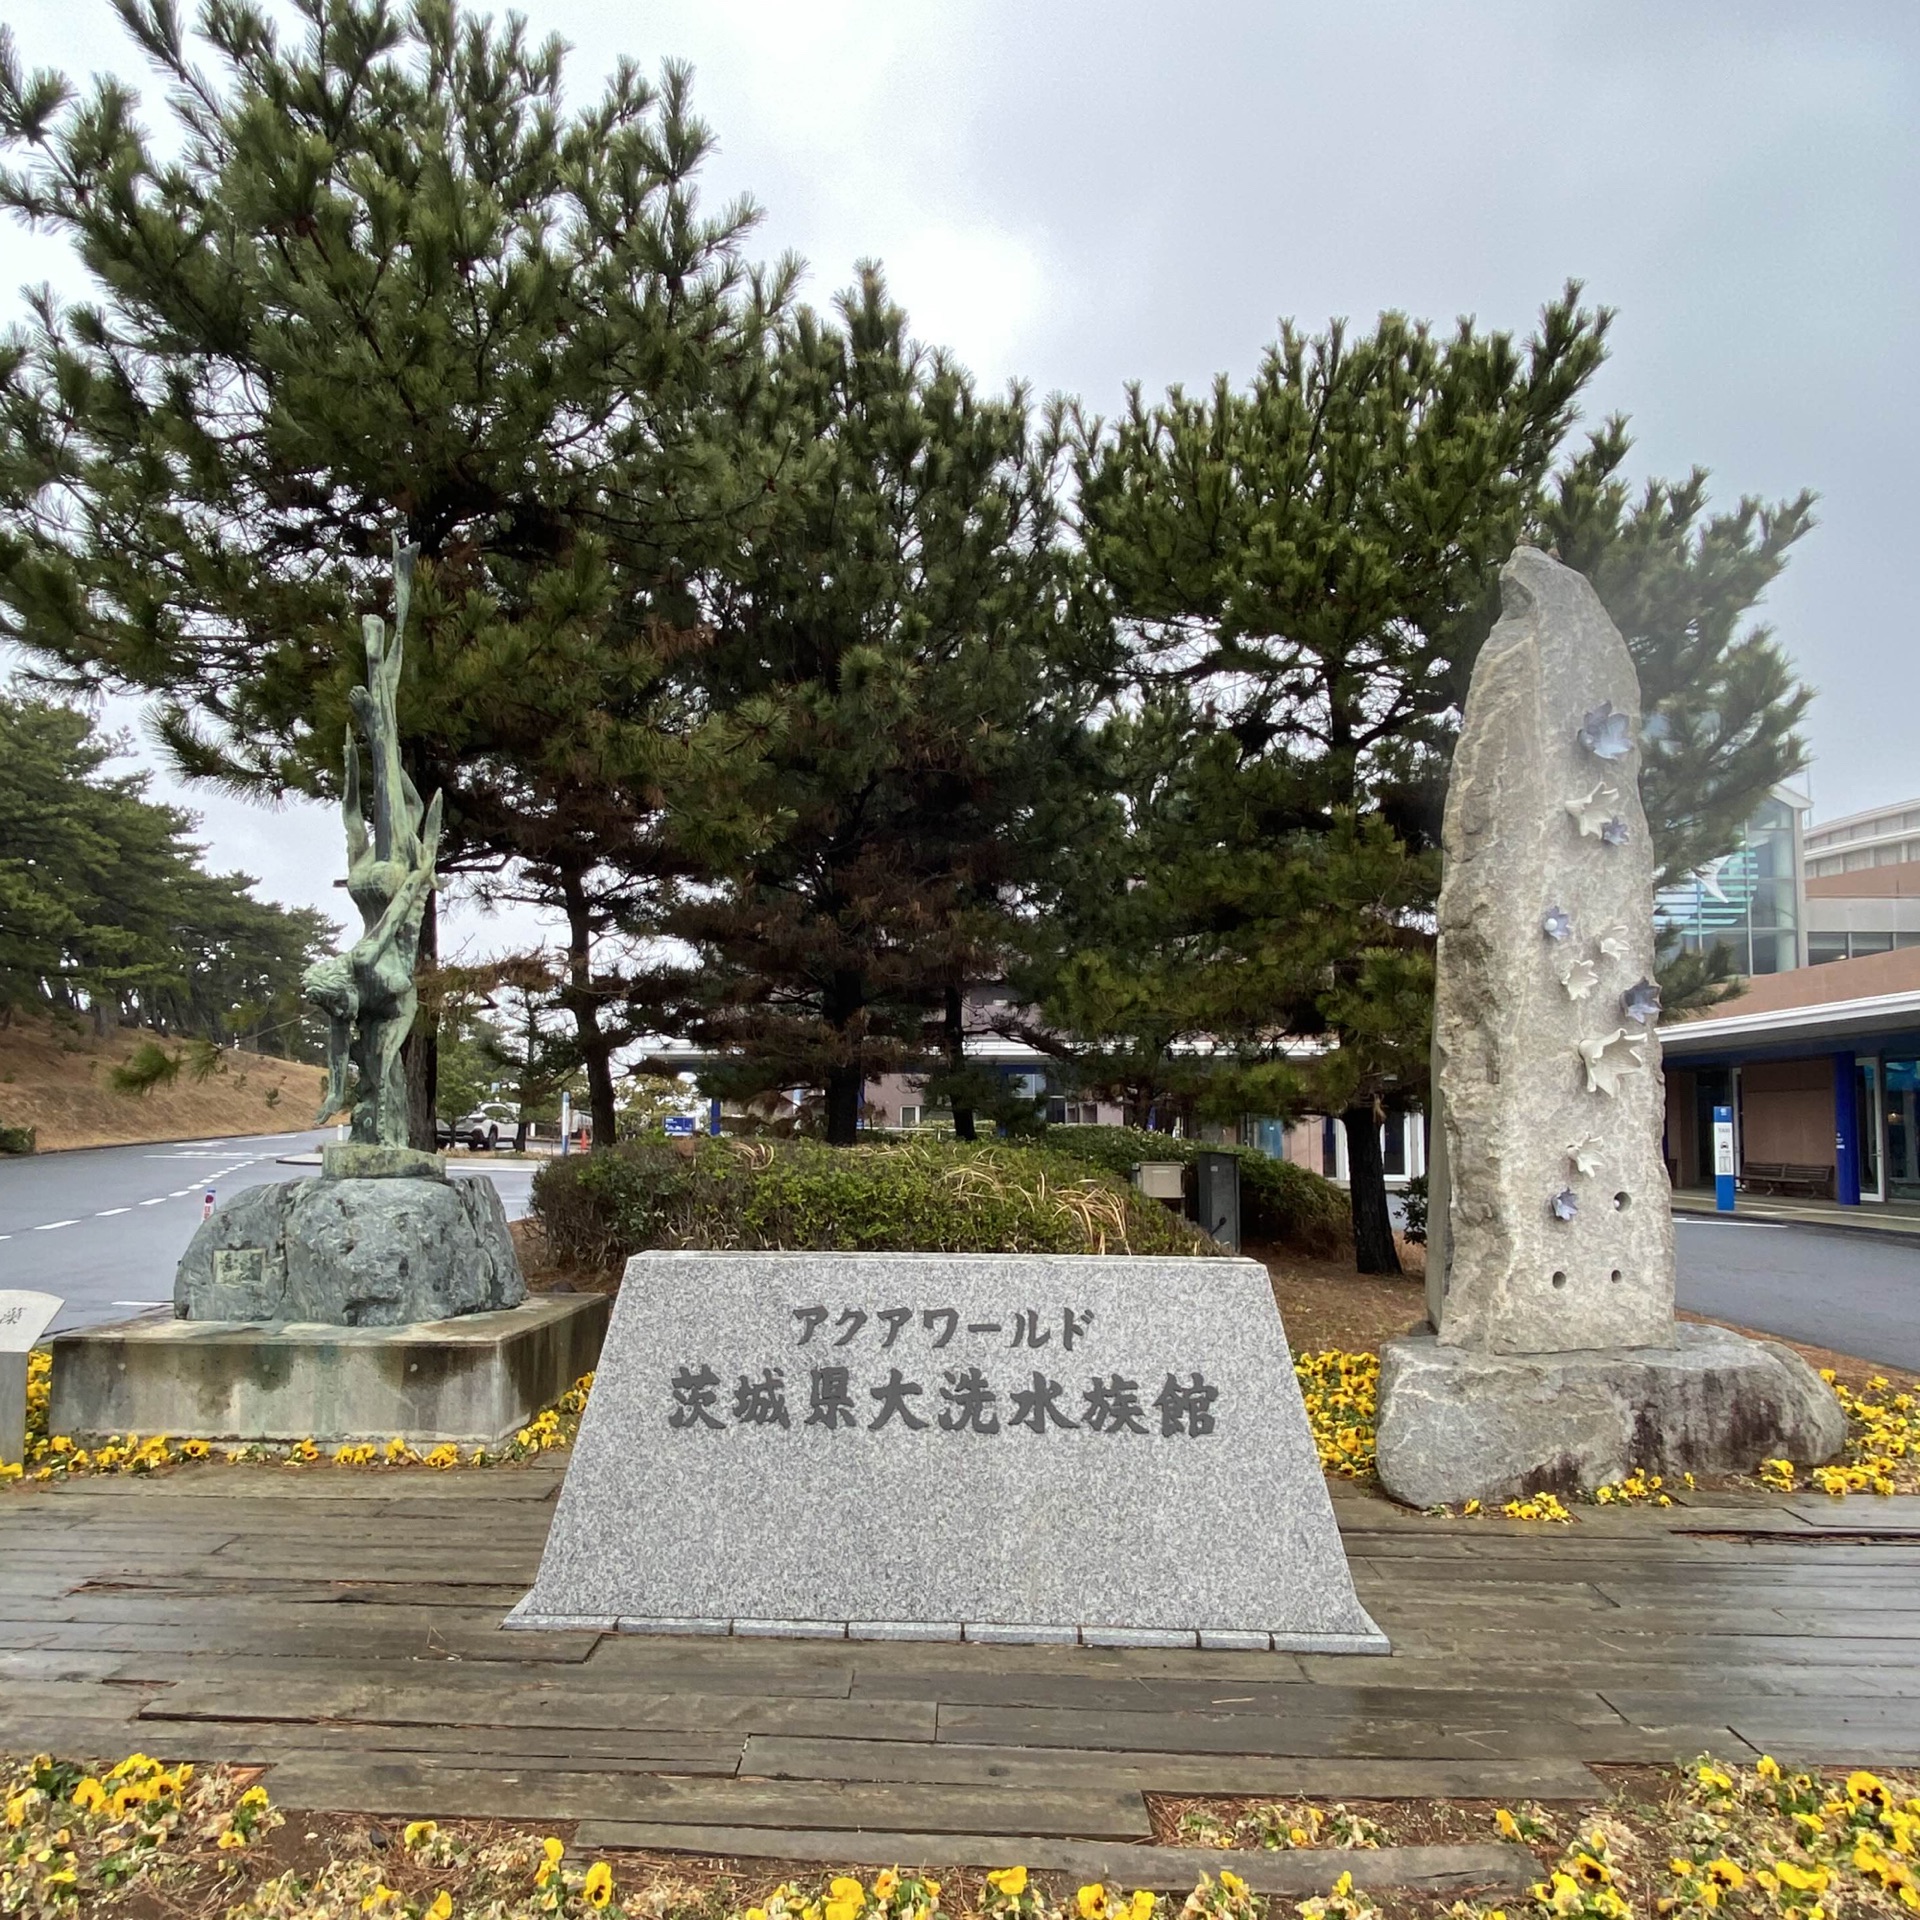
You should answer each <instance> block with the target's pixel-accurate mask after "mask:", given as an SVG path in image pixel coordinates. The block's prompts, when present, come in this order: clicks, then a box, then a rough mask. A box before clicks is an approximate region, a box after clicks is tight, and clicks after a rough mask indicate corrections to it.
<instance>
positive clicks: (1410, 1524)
mask: <svg viewBox="0 0 1920 1920" xmlns="http://www.w3.org/2000/svg"><path fill="white" fill-rule="evenodd" d="M558 1483H559V1469H558V1468H557V1467H554V1466H545V1465H541V1466H535V1467H529V1468H525V1469H518V1470H501V1471H496V1472H488V1473H472V1472H457V1473H451V1474H447V1475H444V1476H440V1475H427V1474H423V1473H409V1474H404V1475H378V1474H368V1475H359V1474H354V1473H347V1472H334V1471H331V1470H322V1469H314V1470H311V1471H307V1472H300V1473H296V1472H290V1471H286V1470H275V1469H257V1468H240V1469H232V1470H223V1469H199V1470H189V1471H180V1472H175V1473H172V1474H169V1475H165V1476H161V1477H158V1478H154V1479H148V1480H102V1481H96V1482H85V1481H81V1482H75V1483H73V1484H71V1485H67V1486H61V1487H55V1488H34V1489H28V1490H24V1491H16V1492H13V1493H11V1494H9V1495H7V1496H6V1497H4V1498H0V1750H11V1751H15V1752H18V1751H22V1750H25V1751H32V1750H34V1749H37V1748H42V1747H47V1748H55V1749H59V1750H62V1751H64V1752H67V1753H70V1754H94V1755H102V1756H108V1757H112V1756H117V1755H119V1754H121V1753H123V1752H127V1751H131V1750H133V1749H135V1748H138V1749H142V1750H144V1751H148V1752H152V1753H155V1754H158V1755H161V1756H163V1757H166V1758H169V1759H178V1758H190V1759H197V1760H203V1761H211V1760H216V1759H226V1760H233V1761H246V1762H259V1763H267V1764H269V1765H271V1767H272V1769H273V1772H272V1775H271V1777H270V1779H269V1781H268V1785H269V1788H270V1790H271V1791H272V1793H273V1796H274V1798H275V1800H276V1801H277V1802H279V1803H280V1804H282V1805H285V1806H288V1807H294V1808H300V1809H316V1810H323V1809H334V1810H353V1811H362V1812H367V1813H376V1814H399V1815H407V1816H422V1815H427V1814H434V1815H439V1816H442V1817H451V1816H456V1815H463V1814H464V1815H500V1816H510V1817H514V1818H522V1819H529V1820H538V1821H562V1820H575V1821H579V1822H582V1823H583V1825H582V1827H581V1830H580V1835H579V1838H580V1840H581V1842H582V1844H586V1845H592V1846H598V1847H614V1846H677V1847H681V1848H696V1849H698V1850H701V1851H712V1852H715V1853H754V1852H758V1853H763V1854H767V1855H779V1854H781V1853H782V1849H783V1844H785V1845H786V1846H787V1848H788V1849H789V1851H790V1852H798V1851H799V1850H801V1848H802V1843H803V1842H804V1843H806V1844H808V1845H812V1846H814V1847H815V1848H816V1849H830V1848H831V1847H832V1846H833V1845H834V1844H836V1837H842V1838H844V1837H845V1836H849V1835H851V1834H853V1833H854V1832H856V1831H859V1832H863V1833H865V1834H866V1835H867V1836H868V1837H869V1840H870V1841H871V1839H872V1837H873V1836H874V1835H876V1834H878V1835H884V1836H887V1837H888V1841H889V1842H890V1841H892V1840H895V1839H898V1838H899V1837H900V1836H918V1837H923V1838H924V1844H925V1845H926V1846H927V1847H928V1848H929V1849H931V1848H933V1847H934V1846H936V1845H946V1844H947V1842H946V1841H944V1840H936V1839H934V1838H926V1837H928V1836H951V1847H950V1849H949V1851H950V1857H952V1858H954V1859H959V1858H962V1857H964V1855H963V1851H962V1837H963V1836H974V1837H975V1838H976V1839H977V1838H978V1837H979V1836H996V1835H1023V1836H1056V1837H1058V1838H1060V1839H1062V1840H1065V1839H1068V1838H1072V1839H1076V1840H1083V1841H1089V1840H1090V1841H1099V1842H1107V1843H1125V1842H1129V1841H1133V1842H1137V1841H1140V1840H1143V1839H1145V1838H1147V1837H1148V1836H1149V1833H1150V1828H1149V1825H1148V1818H1147V1809H1146V1804H1145V1801H1144V1799H1143V1795H1145V1794H1147V1793H1221V1794H1227V1793H1232V1794H1258V1795H1281V1794H1305V1793H1313V1794H1323V1795H1340V1796H1346V1797H1349V1798H1353V1797H1375V1796H1378V1797H1388V1798H1391V1797H1401V1796H1406V1797H1420V1798H1425V1797H1429V1796H1436V1795H1461V1796H1474V1797H1480V1796H1492V1797H1498V1798H1501V1799H1512V1798H1515V1797H1533V1798H1582V1797H1585V1796H1586V1795H1588V1794H1589V1793H1591V1792H1593V1791H1594V1790H1595V1785H1596V1783H1595V1780H1594V1776H1593V1775H1592V1774H1591V1773H1590V1772H1589V1770H1588V1769H1589V1767H1590V1765H1592V1764H1595V1763H1606V1762H1635V1761H1670V1760H1674V1759H1676V1758H1689V1757H1691V1756H1693V1755H1695V1754H1697V1753H1699V1752H1701V1751H1702V1750H1705V1749H1712V1750H1713V1751H1715V1752H1717V1753H1720V1754H1722V1755H1728V1756H1734V1757H1739V1758H1751V1757H1752V1756H1753V1755H1754V1754H1756V1753H1758V1752H1760V1751H1762V1750H1765V1751H1769V1752H1772V1753H1774V1754H1775V1755H1777V1756H1778V1757H1779V1758H1781V1759H1782V1760H1786V1759H1794V1760H1804V1761H1821V1762H1835V1763H1885V1764H1894V1763H1900V1762H1915V1761H1920V1500H1893V1501H1878V1500H1858V1499H1856V1500H1852V1501H1848V1502H1846V1503H1844V1504H1841V1503H1829V1502H1827V1501H1825V1500H1824V1499H1822V1498H1820V1497H1819V1496H1815V1497H1814V1498H1812V1499H1810V1500H1794V1501H1786V1500H1776V1499H1766V1498H1758V1497H1756V1498H1754V1499H1752V1500H1751V1501H1747V1502H1744V1503H1734V1502H1733V1501H1731V1500H1730V1499H1729V1498H1728V1497H1727V1496H1717V1497H1714V1498H1713V1499H1712V1500H1711V1501H1709V1499H1708V1497H1707V1496H1699V1497H1698V1498H1697V1499H1696V1501H1695V1502H1694V1503H1693V1504H1690V1505H1687V1506H1679V1507H1675V1508H1673V1509H1671V1510H1668V1511H1665V1512H1650V1511H1646V1510H1635V1511H1629V1512H1619V1511H1612V1510H1602V1511H1595V1512H1585V1513H1583V1514H1582V1516H1581V1519H1580V1520H1579V1522H1578V1524H1576V1525H1574V1526H1572V1527H1542V1526H1523V1525H1521V1524H1520V1523H1515V1522H1507V1521H1500V1520H1492V1521H1487V1520H1481V1521H1446V1520H1432V1519H1427V1518H1425V1517H1423V1516H1419V1515H1412V1514H1406V1513H1402V1512H1399V1511H1397V1510H1396V1509H1394V1508H1392V1507H1390V1506H1389V1505H1387V1504H1386V1503H1385V1502H1384V1501H1381V1500H1378V1499H1374V1498H1371V1497H1367V1496H1363V1495H1360V1494H1357V1493H1354V1492H1353V1491H1351V1490H1350V1489H1344V1488H1343V1489H1340V1490H1338V1493H1337V1501H1336V1503H1337V1506H1338V1509H1339V1512H1340V1516H1341V1524H1342V1530H1343V1532H1344V1534H1345V1537H1346V1542H1347V1548H1348V1552H1349V1554H1350V1555H1351V1557H1352V1561H1353V1568H1354V1575H1355V1579H1356V1581H1357V1583H1358V1585H1359V1589H1360V1593H1361V1598H1362V1599H1363V1600H1364V1602H1365V1603H1366V1605H1367V1607H1368V1608H1369V1609H1370V1610H1371V1611H1372V1613H1373V1615H1374V1617H1375V1618H1376V1619H1377V1620H1378V1621H1379V1622H1380V1624H1381V1625H1382V1626H1383V1627H1384V1628H1385V1629H1386V1630H1387V1632H1388V1633H1389V1634H1390V1635H1391V1636H1392V1637H1393V1640H1394V1648H1395V1650H1394V1652H1393V1654H1392V1656H1391V1657H1389V1658H1359V1657H1346V1658H1342V1657H1333V1656H1318V1655H1316V1656H1299V1655H1291V1654H1263V1655H1246V1654H1218V1653H1200V1652H1179V1653H1174V1652H1152V1653H1149V1652H1135V1651H1127V1652H1117V1651H1116V1652H1108V1651H1093V1650H1089V1649H1076V1648H1037V1647H1028V1648H1005V1647H977V1646H958V1645H953V1646H945V1645H898V1644H868V1643H849V1642H845V1641H765V1640H761V1641H756V1640H728V1639H714V1640H696V1639H659V1638H653V1637H650V1636H633V1635H623V1636H614V1635H604V1636H596V1635H593V1634H552V1635H543V1634H534V1633H507V1632H502V1631H501V1630H500V1627H499V1621H500V1619H501V1616H502V1615H503V1614H504V1613H505V1612H506V1611H507V1609H508V1607H509V1606H511V1605H512V1604H513V1602H514V1601H515V1600H517V1599H518V1598H519V1597H520V1595H521V1593H522V1592H524V1590H525V1589H526V1587H527V1585H528V1582H529V1580H530V1579H531V1576H532V1574H533V1570H534V1566H535V1563H536V1561H537V1560H538V1557H539V1553H540V1548H541V1544H542V1542H543V1540H544V1538H545V1534H546V1526H547V1517H548V1514H549V1512H550V1510H551V1501H552V1497H553V1493H554V1491H555V1489H556V1487H557V1486H558ZM868 1850H869V1851H871V1847H870V1846H869V1849H868ZM905 1851H906V1849H905V1848H902V1852H903V1854H904V1852H905ZM848 1857H853V1856H852V1854H851V1852H849V1856H848Z"/></svg>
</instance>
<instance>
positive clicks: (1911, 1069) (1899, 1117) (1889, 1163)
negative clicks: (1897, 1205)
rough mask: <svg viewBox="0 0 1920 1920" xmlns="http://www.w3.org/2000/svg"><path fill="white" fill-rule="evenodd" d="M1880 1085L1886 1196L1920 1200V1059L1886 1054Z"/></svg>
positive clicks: (1911, 1056)
mask: <svg viewBox="0 0 1920 1920" xmlns="http://www.w3.org/2000/svg"><path fill="white" fill-rule="evenodd" d="M1880 1087H1881V1103H1880V1104H1881V1109H1882V1111H1883V1112H1884V1114H1885V1116H1886V1175H1887V1187H1886V1193H1887V1198H1888V1199H1889V1200H1920V1058H1917V1057H1915V1056H1914V1055H1912V1054H1907V1055H1905V1056H1902V1055H1900V1054H1892V1053H1890V1054H1888V1055H1886V1056H1885V1057H1884V1058H1883V1059H1882V1060H1881V1062H1880ZM1863 1184H1864V1183H1863Z"/></svg>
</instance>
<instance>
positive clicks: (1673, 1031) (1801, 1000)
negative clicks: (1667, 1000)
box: [1660, 947, 1920, 1057]
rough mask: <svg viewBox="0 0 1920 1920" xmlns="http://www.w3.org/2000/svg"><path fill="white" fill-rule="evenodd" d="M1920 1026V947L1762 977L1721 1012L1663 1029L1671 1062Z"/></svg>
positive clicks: (1662, 1038) (1663, 1044) (1663, 1045)
mask: <svg viewBox="0 0 1920 1920" xmlns="http://www.w3.org/2000/svg"><path fill="white" fill-rule="evenodd" d="M1916 1024H1920V947H1899V948H1896V949H1895V950H1894V951H1893V952H1892V953H1870V954H1865V955H1863V956H1862V957H1861V958H1860V959H1858V960H1833V961H1829V962H1828V963H1827V964H1826V965H1825V966H1819V967H1795V968H1794V969H1793V970H1792V971H1791V972H1788V973H1769V974H1763V975H1761V976H1759V977H1758V978H1756V979H1753V980H1749V981H1748V982H1747V984H1746V987H1745V989H1744V990H1743V991H1742V992H1741V993H1739V994H1737V995H1736V996H1735V997H1734V998H1733V999H1731V1000H1723V1001H1721V1002H1720V1004H1719V1005H1718V1006H1716V1007H1708V1008H1706V1009H1705V1010H1704V1011H1702V1012H1700V1013H1697V1014H1693V1015H1691V1016H1688V1015H1682V1016H1681V1017H1680V1018H1679V1019H1677V1020H1675V1021H1672V1022H1671V1023H1669V1024H1667V1025H1664V1026H1662V1027H1661V1029H1660V1044H1661V1049H1662V1051H1663V1052H1665V1053H1666V1054H1667V1055H1668V1056H1669V1057H1674V1056H1680V1057H1684V1056H1686V1055H1688V1054H1694V1053H1717V1052H1720V1051H1722V1050H1723V1049H1725V1048H1726V1047H1728V1046H1730V1045H1737V1044H1740V1043H1743V1042H1744V1043H1747V1044H1753V1043H1756V1042H1758V1043H1770V1042H1776V1041H1790V1040H1804V1041H1807V1042H1809V1043H1811V1044H1815V1045H1817V1044H1819V1042H1820V1040H1821V1037H1822V1036H1823V1035H1824V1036H1826V1037H1827V1038H1829V1039H1834V1038H1839V1037H1842V1036H1852V1035H1860V1036H1866V1035H1870V1034H1874V1033H1899V1032H1904V1031H1909V1030H1911V1029H1912V1028H1913V1027H1914V1026H1915V1025H1916Z"/></svg>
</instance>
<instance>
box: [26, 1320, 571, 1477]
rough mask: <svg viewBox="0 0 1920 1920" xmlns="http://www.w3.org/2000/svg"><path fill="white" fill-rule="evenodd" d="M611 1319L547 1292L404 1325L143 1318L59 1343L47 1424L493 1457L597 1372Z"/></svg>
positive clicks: (77, 1434)
mask: <svg viewBox="0 0 1920 1920" xmlns="http://www.w3.org/2000/svg"><path fill="white" fill-rule="evenodd" d="M607 1310H608V1302H607V1301H606V1300H605V1299H604V1298H603V1297H601V1296H600V1295H598V1294H541V1295H536V1296H533V1297H530V1298H529V1299H527V1300H526V1301H524V1302H523V1303H522V1304H521V1305H519V1306H517V1307H509V1308H506V1309H503V1310H501V1311H498V1312H494V1313H469V1314H463V1315H461V1316H460V1317H459V1318H458V1319H453V1320H426V1321H416V1322H414V1323H413V1324H412V1325H409V1326H400V1327H336V1326H326V1325H321V1324H318V1323H313V1322H296V1323H292V1324H288V1325H278V1326H276V1325H265V1324H260V1323H257V1322H246V1321H217V1320H215V1321H209V1320H176V1319H174V1318H172V1317H171V1316H170V1315H166V1316H163V1315H160V1314H145V1315H142V1316H141V1317H139V1318H138V1319H134V1320H125V1321H121V1322H119V1323H118V1324H116V1325H112V1326H105V1327H88V1328H84V1329H82V1330H80V1331H78V1332H74V1333H63V1334H58V1335H56V1336H55V1338H54V1341H53V1403H52V1407H51V1410H50V1413H51V1428H52V1431H53V1432H55V1433H64V1434H71V1435H72V1436H73V1437H74V1438H76V1439H81V1440H91V1439H95V1438H98V1437H100V1436H102V1435H106V1434H125V1433H138V1434H166V1435H167V1436H168V1437H169V1438H172V1439H207V1440H276V1441H284V1440H299V1439H304V1438H309V1437H311V1438H312V1439H314V1440H316V1441H323V1442H335V1443H337V1442H339V1441H344V1440H375V1441H384V1440H388V1439H390V1438H392V1437H394V1436H395V1435H398V1436H399V1437H400V1438H401V1439H403V1440H405V1441H406V1442H407V1443H408V1444H409V1445H410V1446H416V1447H420V1446H432V1445H437V1444H438V1443H439V1442H441V1441H443V1440H456V1441H460V1442H462V1443H466V1444H479V1445H487V1446H492V1445H496V1444H498V1443H499V1442H500V1441H502V1440H505V1439H507V1438H509V1437H510V1436H511V1435H512V1434H513V1433H514V1432H515V1431H516V1430H517V1429H518V1428H520V1427H522V1426H524V1425H525V1424H526V1422H527V1421H528V1419H529V1418H531V1417H532V1415H534V1414H535V1413H537V1412H538V1411H539V1410H540V1409H541V1408H542V1407H544V1406H548V1405H550V1404H551V1403H552V1402H553V1401H554V1400H556V1399H557V1398H558V1397H559V1396H560V1395H561V1394H562V1393H564V1392H565V1391H566V1390H567V1388H568V1387H570V1386H571V1385H572V1384H573V1382H574V1381H575V1380H577V1379H578V1378H579V1377H580V1375H581V1374H583V1373H589V1372H591V1371H592V1370H593V1368H594V1367H595V1366H596V1365H597V1364H598V1361H599V1357H600V1343H601V1341H602V1339H603V1338H604V1337H605V1335H606V1329H607Z"/></svg>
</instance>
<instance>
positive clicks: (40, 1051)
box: [0, 1018, 326, 1153]
mask: <svg viewBox="0 0 1920 1920" xmlns="http://www.w3.org/2000/svg"><path fill="white" fill-rule="evenodd" d="M152 1037H153V1036H152V1035H150V1034H141V1033H137V1032H133V1031H128V1030H123V1031H121V1032H119V1033H115V1034H111V1035H109V1036H108V1037H107V1038H106V1039H105V1040H96V1039H95V1038H94V1037H93V1034H92V1031H91V1030H90V1029H89V1030H87V1031H84V1032H72V1031H69V1030H67V1029H64V1028H59V1027H56V1026H54V1024H53V1023H52V1022H51V1021H49V1020H42V1019H26V1018H16V1019H15V1021H14V1023H13V1025H12V1026H10V1027H4V1028H0V1125H5V1126H15V1127H36V1128H38V1129H39V1135H40V1139H39V1145H40V1150H41V1152H43V1153H46V1152H50V1151H52V1150H53V1149H55V1148H57V1147H112V1146H123V1145H132V1144H135V1143H137V1142H139V1141H142V1140H190V1139H197V1138H200V1137H202V1136H205V1135H209V1134H232V1133H293V1132H298V1131H299V1130H300V1129H301V1128H304V1127H310V1126H312V1125H313V1114H314V1109H315V1108H316V1107H317V1106H318V1105H319V1104H320V1096H321V1093H322V1091H323V1090H324V1088H325V1085H326V1075H325V1074H324V1073H323V1072H322V1071H321V1070H320V1069H319V1068H318V1067H309V1066H302V1065H299V1064H298V1063H296V1062H294V1061H290V1060H273V1059H269V1058H267V1057H265V1056H264V1055H261V1054H252V1053H241V1054H228V1055H226V1056H224V1059H225V1071H224V1072H222V1073H218V1074H215V1075H214V1076H213V1077H212V1078H211V1079H209V1080H203V1081H199V1082H196V1081H195V1080H194V1079H193V1078H192V1076H191V1075H190V1074H189V1073H188V1072H187V1071H186V1070H185V1069H184V1068H183V1069H182V1070H181V1073H180V1076H179V1078H178V1079H177V1080H175V1082H174V1083H173V1085H172V1086H170V1087H155V1088H154V1089H153V1090H152V1091H151V1092H150V1093H145V1094H132V1093H116V1092H115V1091H114V1088H113V1085H112V1082H111V1081H110V1080H109V1078H108V1076H109V1074H110V1073H111V1072H112V1070H113V1069H114V1068H115V1067H116V1066H119V1065H120V1064H121V1063H122V1062H123V1061H125V1060H127V1059H128V1058H129V1057H130V1056H131V1055H132V1053H133V1051H134V1049H135V1048H136V1047H138V1046H139V1045H140V1043H141V1041H142V1040H143V1039H151V1038H152ZM275 1094H277V1095H278V1098H277V1100H276V1099H275V1098H274V1095H275Z"/></svg>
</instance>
